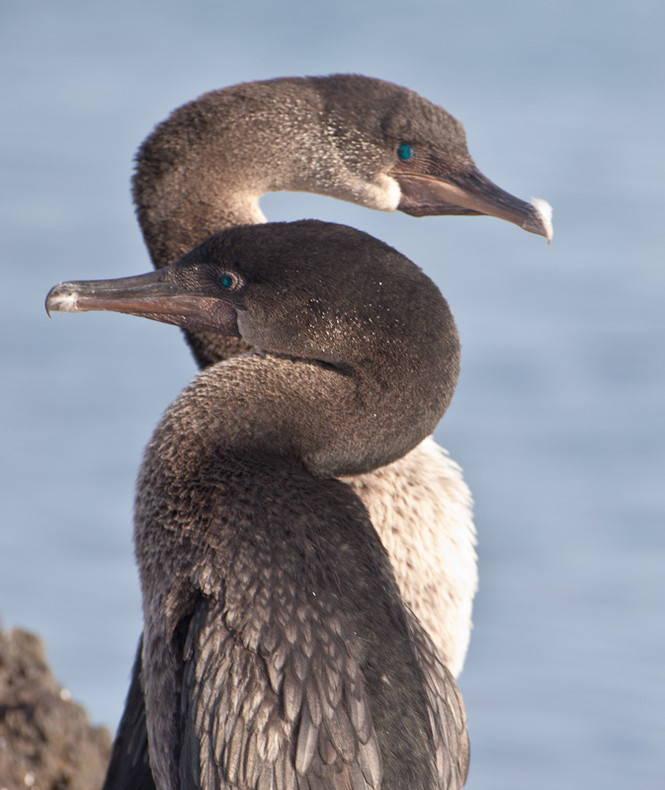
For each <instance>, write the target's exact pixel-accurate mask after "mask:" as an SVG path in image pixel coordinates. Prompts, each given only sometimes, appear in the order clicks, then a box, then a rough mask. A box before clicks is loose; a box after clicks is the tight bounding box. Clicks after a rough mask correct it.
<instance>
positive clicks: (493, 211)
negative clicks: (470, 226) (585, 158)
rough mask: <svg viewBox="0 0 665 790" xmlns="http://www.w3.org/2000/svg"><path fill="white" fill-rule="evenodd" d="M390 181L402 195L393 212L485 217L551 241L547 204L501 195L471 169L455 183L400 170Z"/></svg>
mask: <svg viewBox="0 0 665 790" xmlns="http://www.w3.org/2000/svg"><path fill="white" fill-rule="evenodd" d="M394 177H395V178H396V179H397V181H398V183H399V186H400V189H401V191H402V197H401V200H400V202H399V205H398V207H397V208H398V209H399V210H400V211H404V212H405V213H406V214H411V215H412V216H414V217H424V216H430V215H438V214H485V215H487V216H490V217H498V218H499V219H505V220H507V221H508V222H512V223H514V224H515V225H519V227H520V228H523V229H524V230H527V231H529V233H537V234H538V235H539V236H544V237H545V238H546V239H547V242H548V244H549V242H550V241H552V236H553V234H554V231H553V227H552V207H551V206H550V204H549V203H548V202H547V201H545V200H541V199H539V198H535V199H533V200H532V202H531V203H526V202H525V201H523V200H520V199H519V198H516V197H514V196H513V195H511V194H510V193H508V192H505V191H504V190H503V189H501V188H500V187H498V186H497V185H496V184H494V183H493V182H492V181H490V180H489V178H486V177H485V176H484V175H483V174H482V173H481V172H480V171H479V170H477V169H476V168H475V167H472V168H471V170H470V171H469V172H468V173H465V174H464V175H462V176H459V177H456V178H455V179H452V178H451V177H449V176H446V178H445V179H444V178H438V177H436V176H434V175H430V174H424V173H417V172H413V173H408V172H404V171H403V170H401V169H400V171H399V172H396V173H394Z"/></svg>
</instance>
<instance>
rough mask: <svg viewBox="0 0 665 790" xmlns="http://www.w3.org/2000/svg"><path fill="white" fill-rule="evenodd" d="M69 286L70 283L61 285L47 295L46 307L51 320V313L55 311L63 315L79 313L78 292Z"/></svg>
mask: <svg viewBox="0 0 665 790" xmlns="http://www.w3.org/2000/svg"><path fill="white" fill-rule="evenodd" d="M68 286H69V283H60V285H56V286H54V287H53V288H51V290H50V291H49V292H48V294H47V295H46V301H45V302H44V307H45V308H46V314H47V315H48V317H49V318H51V313H52V312H53V311H54V310H55V311H56V312H61V313H76V312H78V305H77V302H78V299H77V294H76V291H74V290H73V289H72V288H70V287H68Z"/></svg>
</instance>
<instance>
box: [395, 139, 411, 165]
mask: <svg viewBox="0 0 665 790" xmlns="http://www.w3.org/2000/svg"><path fill="white" fill-rule="evenodd" d="M413 153H414V151H413V146H412V145H409V144H408V143H401V144H400V145H398V146H397V156H399V158H400V159H401V160H402V162H408V161H409V160H410V159H413Z"/></svg>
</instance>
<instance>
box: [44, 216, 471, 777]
mask: <svg viewBox="0 0 665 790" xmlns="http://www.w3.org/2000/svg"><path fill="white" fill-rule="evenodd" d="M47 309H48V310H49V311H53V310H61V311H67V312H78V311H86V310H115V311H118V312H125V313H131V314H134V315H141V316H145V317H148V318H152V319H155V320H158V321H164V322H167V323H173V324H177V325H179V326H182V327H184V328H186V329H188V330H193V331H197V332H198V331H206V332H212V333H216V332H218V333H221V334H223V335H226V336H236V337H239V338H241V339H242V340H243V341H244V342H246V343H247V344H248V345H250V346H252V347H254V348H256V349H260V350H261V351H260V353H254V354H248V355H244V356H240V357H234V358H232V359H229V360H226V361H223V362H220V363H217V364H215V365H212V366H210V367H208V368H207V369H206V370H204V371H203V372H202V373H200V374H199V375H198V376H197V377H196V378H195V379H194V381H193V383H192V384H191V385H190V386H189V387H187V388H186V389H185V390H184V391H183V393H182V394H181V396H180V397H179V398H178V399H177V400H176V401H175V402H174V404H172V406H171V407H170V408H169V409H168V410H167V412H166V413H165V415H164V417H163V418H162V420H161V422H160V424H159V425H158V427H157V429H156V431H155V433H154V435H153V438H152V440H151V442H150V443H149V445H148V447H147V449H146V453H145V457H144V460H143V464H142V468H141V472H140V475H139V480H138V489H137V498H136V517H135V545H136V556H137V562H138V566H139V573H140V579H141V586H142V592H143V602H144V639H143V669H142V673H143V685H144V695H145V710H146V712H145V716H146V724H147V732H148V741H149V751H150V763H151V767H152V772H153V776H154V779H155V784H156V786H157V788H158V789H159V790H176V788H177V789H178V790H185V789H186V788H232V787H233V788H239V789H241V788H242V789H247V788H284V789H285V790H290V789H293V790H295V789H296V788H299V789H300V790H304V789H305V788H309V790H315V788H336V790H342V788H348V790H361V788H362V789H367V788H379V787H380V788H383V789H384V790H398V789H399V790H403V788H410V790H426V789H429V788H459V787H461V786H462V785H463V783H464V780H465V777H466V772H467V766H468V740H467V735H466V721H465V715H464V711H463V705H462V701H461V697H460V696H459V692H458V690H457V687H456V685H455V682H454V680H453V677H452V675H451V674H450V672H449V671H448V670H447V669H446V667H445V665H444V663H443V661H442V660H441V658H440V654H439V652H438V651H437V649H436V648H435V646H434V645H433V644H432V642H431V641H430V640H429V638H428V636H427V634H426V633H425V631H424V629H423V628H422V626H421V625H420V623H419V622H418V620H417V619H416V618H415V617H414V616H413V614H412V613H411V611H410V610H409V609H408V607H406V606H404V604H403V602H402V599H401V597H400V594H399V591H398V587H397V585H396V583H395V580H394V576H393V572H392V569H391V565H390V561H389V558H388V555H387V553H386V551H385V549H384V547H383V546H382V544H381V541H380V540H379V538H378V536H377V534H376V532H375V530H374V528H373V526H372V524H371V522H370V519H369V517H368V514H367V511H366V510H365V508H364V507H363V506H362V503H361V502H360V500H359V499H358V498H357V496H356V495H355V494H354V493H353V491H352V490H351V488H350V487H349V486H348V485H346V484H345V483H343V482H340V481H339V480H337V479H334V478H336V477H339V476H341V475H353V474H364V473H367V472H368V471H370V470H372V469H375V468H376V467H379V466H383V465H385V464H388V463H391V462H393V461H395V459H397V458H399V457H401V456H402V455H404V454H405V453H407V452H409V451H410V450H411V449H412V448H413V447H415V446H416V445H417V444H418V443H419V442H420V441H422V439H423V438H424V437H425V436H427V435H429V434H430V433H431V432H432V430H433V429H434V427H435V426H436V424H437V423H438V421H439V419H440V418H441V416H442V415H443V413H444V412H445V410H446V408H447V406H448V404H449V403H450V400H451V398H452V395H453V392H454V389H455V385H456V382H457V376H458V372H459V340H458V335H457V331H456V328H455V324H454V320H453V318H452V315H451V313H450V310H449V309H448V306H447V304H446V302H445V300H444V299H443V297H442V296H441V294H440V293H439V291H438V289H437V288H436V286H435V285H434V284H433V283H432V282H431V280H429V278H427V277H426V276H425V275H424V274H423V273H422V272H421V271H420V270H419V269H418V268H417V267H416V266H414V265H413V264H412V263H411V262H410V261H408V260H407V259H406V258H405V257H404V256H402V255H400V254H399V253H398V252H396V251H395V250H393V249H392V248H390V247H388V246H387V245H385V244H383V243H381V242H379V241H377V240H376V239H373V238H371V237H370V236H367V235H366V234H363V233H361V232H359V231H356V230H354V229H352V228H348V227H344V226H338V225H330V224H326V223H320V222H316V221H301V222H298V223H292V224H288V223H282V224H277V225H262V226H258V227H252V226H244V227H237V228H232V229H229V230H227V231H224V232H222V233H219V234H218V235H215V236H213V237H212V238H210V239H209V240H208V241H206V242H204V243H203V244H202V245H200V246H199V247H198V248H197V249H195V250H193V251H192V252H191V253H188V254H187V255H185V256H184V257H183V258H182V259H181V260H180V261H178V262H177V263H175V264H173V265H171V266H169V267H168V268H165V269H162V270H160V271H158V272H152V273H150V274H148V275H142V276H139V277H135V278H123V279H120V280H115V281H113V280H111V281H98V282H95V281H91V282H78V283H63V284H61V285H59V286H56V287H55V288H54V289H52V291H51V292H50V293H49V295H48V297H47Z"/></svg>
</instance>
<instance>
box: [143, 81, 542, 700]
mask: <svg viewBox="0 0 665 790" xmlns="http://www.w3.org/2000/svg"><path fill="white" fill-rule="evenodd" d="M283 190H287V191H303V192H314V193H318V194H322V195H329V196H332V197H335V198H340V199H343V200H347V201H350V202H354V203H357V204H360V205H364V206H367V207H368V208H373V209H379V210H383V211H395V210H399V211H403V212H406V213H409V214H413V215H415V216H424V215H435V214H436V215H443V214H485V215H491V216H495V217H500V218H501V219H505V220H507V221H509V222H513V223H515V224H516V225H518V226H520V227H522V228H524V229H525V230H528V231H530V232H532V233H536V234H540V235H542V236H545V237H546V238H547V239H548V240H549V239H550V238H551V236H552V225H551V221H550V214H549V206H548V205H547V204H546V203H545V201H539V200H536V201H534V202H533V203H526V202H524V201H522V200H519V199H518V198H516V197H513V196H512V195H510V194H508V193H507V192H505V191H504V190H502V189H500V188H499V187H498V186H496V185H495V184H493V183H492V182H491V181H490V180H489V179H487V178H486V177H485V176H484V175H483V174H482V173H481V172H480V171H479V170H478V168H477V167H476V165H475V163H474V161H473V159H472V158H471V156H470V154H469V151H468V149H467V145H466V137H465V133H464V128H463V126H462V124H461V123H460V122H459V121H458V120H456V119H455V118H453V117H452V116H451V115H450V114H449V113H448V112H446V111H445V110H444V109H443V108H441V107H439V106H436V105H434V104H432V103H431V102H429V101H427V100H426V99H424V98H423V97H422V96H420V95H418V94H417V93H415V92H413V91H411V90H408V89H406V88H403V87H400V86H398V85H394V84H392V83H389V82H385V81H383V80H379V79H374V78H370V77H364V76H361V75H333V76H329V77H306V78H296V77H292V78H279V79H273V80H266V81H260V82H251V83H245V84H240V85H235V86H232V87H229V88H225V89H222V90H217V91H212V92H210V93H207V94H204V95H203V96H201V97H199V98H198V99H196V100H194V101H192V102H189V103H188V104H185V105H184V106H182V107H180V108H179V109H177V110H175V111H174V112H173V113H172V115H171V116H170V117H169V118H167V119H166V120H165V121H164V122H162V123H161V124H159V125H158V126H157V127H156V129H155V130H154V131H153V133H152V134H151V135H150V136H149V137H148V138H147V140H146V141H145V142H144V143H143V145H142V146H141V148H140V150H139V152H138V155H137V167H136V173H135V176H134V190H133V191H134V201H135V204H136V208H137V216H138V219H139V223H140V225H141V229H142V231H143V235H144V238H145V241H146V244H147V247H148V249H149V251H150V255H151V258H152V261H153V264H154V265H155V267H156V268H161V267H163V266H167V265H168V264H170V263H172V262H173V261H175V260H177V259H178V258H180V257H181V256H182V255H184V254H185V253H186V252H188V251H189V250H191V249H192V248H194V247H195V246H196V245H197V244H200V243H201V242H202V241H203V240H204V239H206V238H208V237H209V236H211V235H212V234H213V233H216V232H217V231H219V230H221V229H223V228H225V227H229V226H232V225H239V224H247V223H257V222H264V221H265V217H264V215H263V213H262V211H261V209H260V206H259V199H260V197H261V196H262V195H263V194H265V193H266V192H276V191H283ZM187 338H188V341H189V343H190V345H191V347H192V349H193V352H194V355H195V357H196V359H197V361H198V362H199V364H200V365H201V366H202V367H204V366H205V365H208V364H211V363H214V362H217V361H219V360H220V359H225V358H227V357H229V356H230V355H232V354H235V353H238V352H239V351H244V350H246V349H247V346H246V344H244V343H243V342H242V341H239V340H238V339H237V338H233V337H223V336H221V335H218V334H210V333H205V332H194V331H188V332H187ZM414 342H417V341H416V340H415V339H414ZM347 482H348V483H349V484H350V485H351V486H352V487H353V489H354V490H355V492H356V493H357V494H358V496H359V497H360V498H361V499H362V501H363V502H364V504H365V506H366V507H367V509H368V511H369V513H370V516H371V518H372V522H373V523H374V526H375V527H376V529H377V531H378V532H379V535H380V536H381V538H382V540H383V541H384V545H385V546H386V548H387V549H388V552H389V554H390V556H391V560H392V563H393V567H394V570H395V575H396V578H397V582H398V584H399V587H400V589H401V591H402V594H403V596H404V598H405V599H406V601H407V602H408V603H409V605H410V606H411V607H412V608H413V610H414V611H415V613H416V614H417V615H418V617H419V618H420V620H421V621H422V622H423V624H424V625H425V627H426V629H427V631H428V632H429V633H430V635H431V636H432V639H433V640H434V642H435V643H436V644H437V645H438V646H439V648H440V649H441V650H442V652H443V654H444V656H445V659H446V663H447V665H448V667H449V669H450V670H451V672H452V673H453V674H454V675H457V674H458V673H459V672H460V671H461V669H462V665H463V663H464V657H465V655H466V651H467V647H468V643H469V635H470V629H471V607H472V601H473V596H474V595H475V592H476V586H477V573H476V556H475V550H474V545H475V530H474V526H473V521H472V513H471V498H470V494H469V490H468V488H467V486H466V484H465V483H464V481H463V479H462V476H461V472H460V469H459V467H458V465H457V464H456V463H455V462H454V461H452V460H451V459H450V458H449V457H448V456H447V455H446V454H444V452H442V450H441V448H439V447H438V446H437V445H436V444H435V443H434V441H433V440H432V439H430V438H428V439H426V440H425V441H424V442H423V443H422V444H421V445H419V446H418V447H417V448H416V449H414V450H413V451H412V452H411V453H409V454H408V455H407V456H406V457H405V458H403V459H400V460H399V461H397V462H396V463H394V464H390V465H388V466H386V467H384V468H382V469H380V470H377V471H374V472H371V473H368V474H365V475H357V476H355V477H353V478H351V479H349V480H347ZM138 674H139V672H138V666H137V669H136V671H135V678H136V677H137V676H138ZM134 691H135V692H136V693H135V694H132V692H130V695H132V697H135V698H136V699H137V700H139V699H140V691H139V690H134Z"/></svg>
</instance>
